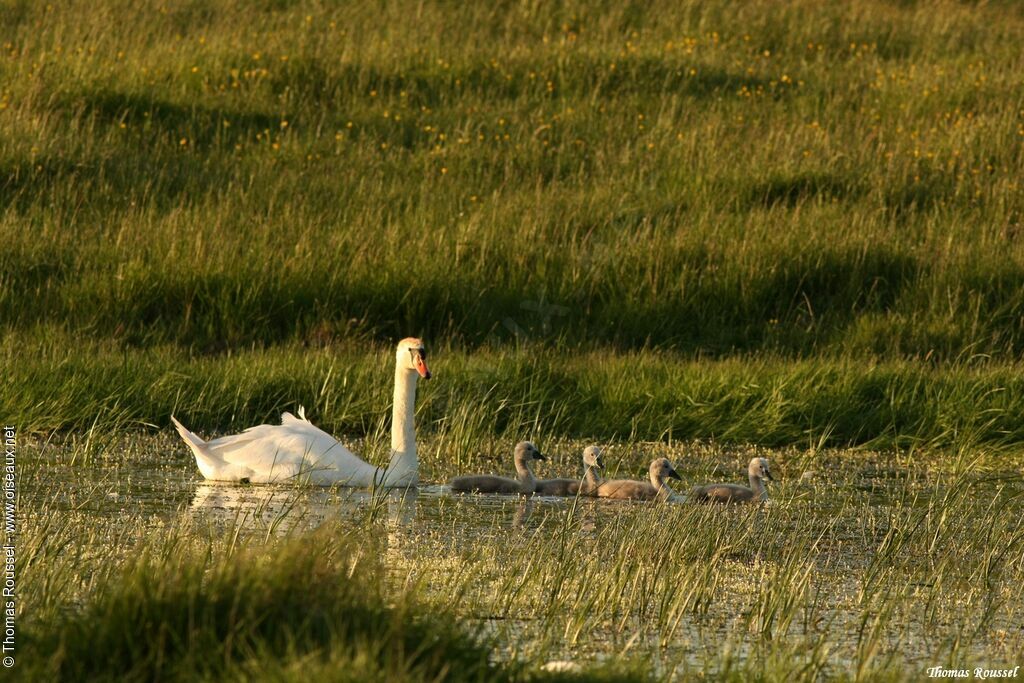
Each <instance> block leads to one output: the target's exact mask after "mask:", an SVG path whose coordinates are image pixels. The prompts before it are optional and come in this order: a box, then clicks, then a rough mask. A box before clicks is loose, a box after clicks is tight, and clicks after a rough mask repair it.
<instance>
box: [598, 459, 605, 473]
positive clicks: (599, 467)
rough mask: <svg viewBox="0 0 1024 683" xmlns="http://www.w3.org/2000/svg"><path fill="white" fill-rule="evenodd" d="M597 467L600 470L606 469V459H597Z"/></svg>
mask: <svg viewBox="0 0 1024 683" xmlns="http://www.w3.org/2000/svg"><path fill="white" fill-rule="evenodd" d="M596 467H597V469H599V470H603V469H604V460H602V459H601V458H598V459H597V463H596Z"/></svg>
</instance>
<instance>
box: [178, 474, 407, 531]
mask: <svg viewBox="0 0 1024 683" xmlns="http://www.w3.org/2000/svg"><path fill="white" fill-rule="evenodd" d="M416 507H417V491H416V489H415V488H409V489H388V490H377V491H370V490H367V489H351V488H318V487H294V486H248V485H237V484H222V483H209V482H204V483H200V484H199V485H198V486H197V487H196V490H195V495H194V496H193V498H192V502H191V504H190V505H189V515H190V516H191V517H192V518H193V519H194V520H202V521H204V522H213V523H214V524H218V525H223V526H225V527H228V528H237V529H241V530H243V531H260V532H264V533H266V534H267V535H271V534H274V533H287V532H290V531H298V530H310V529H315V528H317V527H319V526H320V525H321V524H323V523H324V522H328V521H338V520H347V521H351V522H354V523H355V522H360V521H366V520H367V519H368V518H369V519H373V518H377V519H381V518H383V519H385V520H386V523H387V527H388V532H389V533H388V535H389V538H390V536H391V534H392V533H394V532H397V531H399V530H401V529H407V528H409V527H411V526H412V524H413V523H414V522H415V519H416ZM382 513H386V516H384V514H382ZM396 540H397V539H396Z"/></svg>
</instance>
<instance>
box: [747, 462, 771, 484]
mask: <svg viewBox="0 0 1024 683" xmlns="http://www.w3.org/2000/svg"><path fill="white" fill-rule="evenodd" d="M747 474H749V475H750V476H752V477H757V478H759V479H768V480H771V481H775V477H773V476H772V471H771V469H769V467H768V458H754V459H753V460H751V461H750V465H748V466H747Z"/></svg>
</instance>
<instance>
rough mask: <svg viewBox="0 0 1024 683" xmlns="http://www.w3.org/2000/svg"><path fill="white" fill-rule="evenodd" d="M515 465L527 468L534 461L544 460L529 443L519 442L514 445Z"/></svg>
mask: <svg viewBox="0 0 1024 683" xmlns="http://www.w3.org/2000/svg"><path fill="white" fill-rule="evenodd" d="M515 457H516V465H520V466H522V467H528V466H529V465H530V463H531V462H532V461H534V460H546V459H547V458H545V457H544V455H543V454H541V452H540V451H539V450H537V447H536V446H534V445H533V443H532V442H530V441H520V442H519V443H517V444H516V456H515Z"/></svg>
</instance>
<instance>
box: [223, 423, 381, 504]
mask: <svg viewBox="0 0 1024 683" xmlns="http://www.w3.org/2000/svg"><path fill="white" fill-rule="evenodd" d="M281 418H282V422H283V424H280V425H258V426H256V427H250V428H249V429H246V430H245V431H244V432H242V433H241V434H235V435H232V436H223V437H221V438H219V439H214V440H213V441H210V442H208V444H207V447H208V448H209V449H210V450H211V451H213V452H214V453H215V454H216V455H217V456H219V457H221V458H223V459H224V460H225V462H227V463H229V464H231V465H236V466H239V467H244V468H246V469H248V470H251V471H252V472H253V475H252V477H251V479H252V481H253V482H254V483H255V482H260V483H265V482H272V481H282V480H285V479H289V478H292V477H296V476H308V477H309V479H310V481H311V482H312V483H349V484H352V485H354V486H369V485H372V484H373V483H374V475H375V474H376V473H377V468H376V467H373V466H372V465H369V464H367V463H366V462H364V461H363V460H361V459H360V458H359V457H358V456H356V455H355V454H354V453H352V451H350V450H348V449H347V448H345V446H343V445H342V444H341V443H340V442H339V441H338V440H337V439H335V438H334V437H333V436H331V435H330V434H328V433H327V432H325V431H323V430H321V429H318V428H316V427H315V426H313V425H312V424H311V423H309V422H308V421H306V420H301V419H299V418H296V417H294V416H293V415H291V414H289V413H285V414H284V415H282V416H281Z"/></svg>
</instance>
